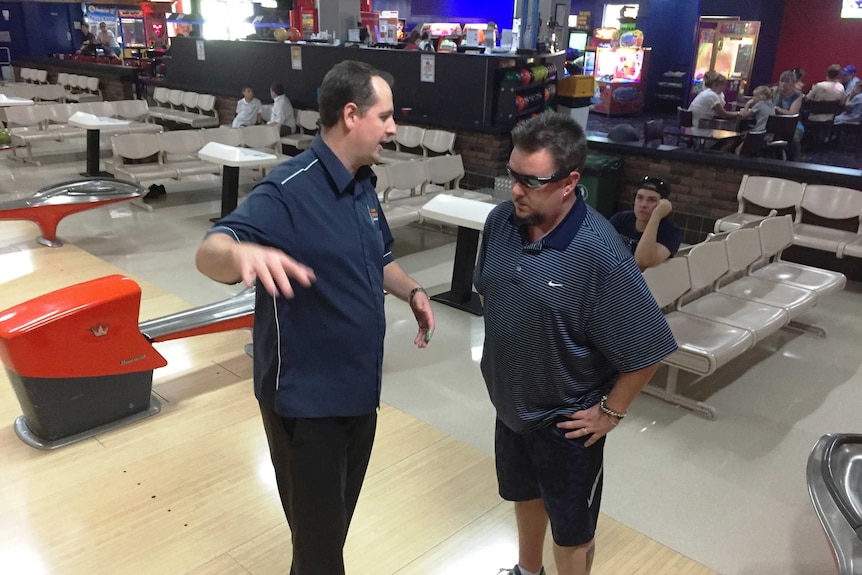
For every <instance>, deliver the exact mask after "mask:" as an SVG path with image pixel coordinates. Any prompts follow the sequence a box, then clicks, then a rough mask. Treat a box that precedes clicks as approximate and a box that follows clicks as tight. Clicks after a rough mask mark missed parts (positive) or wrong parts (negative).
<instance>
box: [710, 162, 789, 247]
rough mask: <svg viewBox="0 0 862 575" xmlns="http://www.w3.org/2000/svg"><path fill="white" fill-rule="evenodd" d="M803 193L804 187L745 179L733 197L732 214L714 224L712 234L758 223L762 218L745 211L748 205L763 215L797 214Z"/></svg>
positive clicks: (780, 181)
mask: <svg viewBox="0 0 862 575" xmlns="http://www.w3.org/2000/svg"><path fill="white" fill-rule="evenodd" d="M804 193H805V184H801V183H799V182H794V181H791V180H784V179H782V178H773V177H767V176H749V175H745V176H743V177H742V182H741V183H740V184H739V191H738V192H737V193H736V202H737V211H736V213H735V214H730V215H728V216H725V217H723V218H720V219H718V220H716V222H715V228H714V230H715V232H716V233H718V232H724V231H730V230H735V229H739V228H740V227H742V226H743V225H745V224H747V223H749V222H755V221H759V220H762V219H763V218H764V217H765V215H758V214H756V213H750V212H747V211H746V210H747V209H749V208H750V205H751V204H753V205H754V206H757V207H759V208H762V209H763V211H769V210H776V211H777V212H778V213H779V214H780V213H781V212H788V211H792V212H793V213H794V214H795V213H796V212H797V211H798V210H799V206H800V204H801V203H802V196H803V194H804Z"/></svg>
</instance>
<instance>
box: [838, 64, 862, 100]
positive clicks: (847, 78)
mask: <svg viewBox="0 0 862 575" xmlns="http://www.w3.org/2000/svg"><path fill="white" fill-rule="evenodd" d="M841 83H842V84H844V101H845V102H847V101H848V100H849V99H850V98H852V96H851V95H850V93H851V92H852V91H853V89H854V88H855V87H856V84H858V83H859V78H857V77H856V66H854V65H853V64H847V65H846V66H844V67H843V68H842V69H841Z"/></svg>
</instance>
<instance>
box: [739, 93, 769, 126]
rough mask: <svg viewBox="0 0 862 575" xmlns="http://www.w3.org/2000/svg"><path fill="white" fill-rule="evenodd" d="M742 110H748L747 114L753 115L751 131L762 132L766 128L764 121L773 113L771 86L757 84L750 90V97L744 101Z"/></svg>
mask: <svg viewBox="0 0 862 575" xmlns="http://www.w3.org/2000/svg"><path fill="white" fill-rule="evenodd" d="M742 109H743V110H748V113H749V115H751V116H754V126H753V127H752V128H751V130H752V131H753V132H762V131H763V130H765V129H766V121H767V120H768V119H769V116H773V115H775V103H774V102H773V101H772V88H770V87H769V86H758V87H757V88H755V89H754V92H752V95H751V99H750V100H748V102H746V103H745V106H743V108H742Z"/></svg>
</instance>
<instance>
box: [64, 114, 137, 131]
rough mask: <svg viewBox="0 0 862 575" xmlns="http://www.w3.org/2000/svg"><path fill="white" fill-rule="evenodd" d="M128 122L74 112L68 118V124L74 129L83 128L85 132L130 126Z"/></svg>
mask: <svg viewBox="0 0 862 575" xmlns="http://www.w3.org/2000/svg"><path fill="white" fill-rule="evenodd" d="M131 123H132V122H131V121H129V120H117V119H115V118H105V117H101V116H96V115H94V114H88V113H86V112H75V113H74V114H72V115H71V116H69V124H71V125H72V126H75V127H76V128H85V129H87V130H105V129H110V128H123V127H126V126H128V125H129V124H131Z"/></svg>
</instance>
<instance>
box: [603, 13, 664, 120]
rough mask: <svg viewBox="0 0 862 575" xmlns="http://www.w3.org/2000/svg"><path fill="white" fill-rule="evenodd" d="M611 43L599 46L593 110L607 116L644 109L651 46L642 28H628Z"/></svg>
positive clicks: (632, 112) (634, 112)
mask: <svg viewBox="0 0 862 575" xmlns="http://www.w3.org/2000/svg"><path fill="white" fill-rule="evenodd" d="M615 44H617V45H615V46H612V47H599V48H596V66H595V72H594V76H595V78H596V96H595V100H594V104H593V107H592V110H593V111H594V112H598V113H600V114H606V115H608V116H612V115H621V114H636V113H638V112H640V111H642V110H643V108H644V101H645V92H646V72H647V66H648V64H649V54H650V49H649V48H644V47H643V34H642V33H641V31H640V30H634V31H631V32H625V33H624V34H622V35H621V36H620V37H619V40H618V41H617V42H615Z"/></svg>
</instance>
